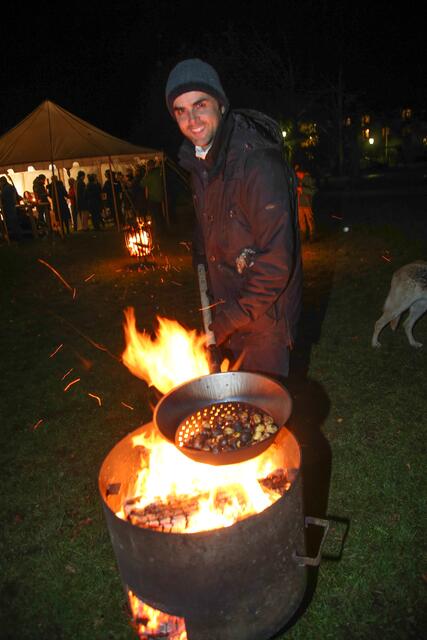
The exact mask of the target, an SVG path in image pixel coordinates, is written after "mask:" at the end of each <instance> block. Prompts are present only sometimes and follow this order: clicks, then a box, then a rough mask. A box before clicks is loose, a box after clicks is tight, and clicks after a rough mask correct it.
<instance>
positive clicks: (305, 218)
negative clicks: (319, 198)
mask: <svg viewBox="0 0 427 640" xmlns="http://www.w3.org/2000/svg"><path fill="white" fill-rule="evenodd" d="M294 170H295V175H296V177H297V180H298V184H297V192H298V219H299V228H300V236H301V240H307V239H308V240H309V241H310V242H313V240H315V237H316V225H315V222H314V214H313V197H314V196H315V194H316V191H317V187H316V182H315V180H314V178H313V177H312V176H311V175H310V173H309V172H308V171H305V170H304V169H302V167H301V165H299V164H297V165H295V167H294Z"/></svg>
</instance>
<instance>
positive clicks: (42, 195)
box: [33, 173, 52, 233]
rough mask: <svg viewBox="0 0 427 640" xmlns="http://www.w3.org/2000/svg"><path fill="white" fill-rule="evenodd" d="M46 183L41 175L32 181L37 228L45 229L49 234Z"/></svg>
mask: <svg viewBox="0 0 427 640" xmlns="http://www.w3.org/2000/svg"><path fill="white" fill-rule="evenodd" d="M46 183H47V178H46V176H45V175H44V174H43V173H41V174H40V175H39V176H37V177H36V178H35V180H34V181H33V193H34V196H35V198H36V208H37V215H38V223H39V227H46V228H47V230H48V233H51V232H52V221H51V219H50V203H49V197H48V192H47V187H46Z"/></svg>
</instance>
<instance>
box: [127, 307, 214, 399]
mask: <svg viewBox="0 0 427 640" xmlns="http://www.w3.org/2000/svg"><path fill="white" fill-rule="evenodd" d="M125 318H126V324H125V326H124V331H125V338H126V349H125V351H124V353H123V357H122V358H123V362H124V364H125V365H126V366H127V368H128V369H129V370H130V371H131V372H132V373H133V374H134V375H135V376H137V377H138V378H142V380H145V381H146V382H147V383H148V384H149V385H150V386H155V387H156V388H157V389H158V390H159V391H160V392H161V393H168V391H170V390H171V389H173V388H174V387H176V386H177V385H179V384H182V383H183V382H187V381H188V380H192V379H194V378H198V377H200V376H204V375H207V374H208V373H209V364H208V359H207V356H206V352H205V349H204V345H205V343H206V338H205V336H200V335H197V333H196V331H186V329H184V327H182V326H181V325H180V324H179V323H178V322H176V321H175V320H168V319H167V318H160V317H159V318H157V320H158V322H159V330H158V335H157V337H156V339H155V340H152V339H151V337H150V336H149V335H148V334H147V333H145V332H144V333H140V332H139V331H138V330H137V328H136V322H135V312H134V310H133V308H132V307H129V308H127V309H125Z"/></svg>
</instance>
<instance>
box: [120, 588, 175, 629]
mask: <svg viewBox="0 0 427 640" xmlns="http://www.w3.org/2000/svg"><path fill="white" fill-rule="evenodd" d="M128 597H129V605H130V608H131V611H132V617H133V619H134V621H135V624H136V627H137V630H138V635H139V637H140V638H141V637H142V638H145V637H147V636H148V637H152V636H153V637H154V636H155V635H156V634H160V633H162V635H163V634H164V637H165V638H169V639H170V640H187V632H186V630H185V622H184V618H178V617H177V616H170V615H168V614H167V613H163V612H162V611H159V610H158V609H153V607H150V606H149V605H148V604H145V603H144V602H142V600H139V598H138V597H137V596H136V595H135V594H134V593H132V591H130V590H129V592H128ZM166 634H167V635H166Z"/></svg>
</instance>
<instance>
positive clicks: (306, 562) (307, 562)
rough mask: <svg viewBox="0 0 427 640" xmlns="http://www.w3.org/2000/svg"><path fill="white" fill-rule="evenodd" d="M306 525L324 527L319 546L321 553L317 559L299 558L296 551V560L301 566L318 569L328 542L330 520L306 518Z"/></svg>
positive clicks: (319, 552) (318, 553)
mask: <svg viewBox="0 0 427 640" xmlns="http://www.w3.org/2000/svg"><path fill="white" fill-rule="evenodd" d="M304 524H305V526H306V527H307V526H308V525H309V524H314V525H316V526H318V527H323V529H324V531H323V536H322V540H321V542H320V545H319V551H318V552H317V556H316V557H315V558H310V556H298V555H297V554H296V552H295V551H294V558H295V560H296V561H297V564H299V565H301V566H304V567H306V566H310V567H318V566H319V564H320V559H321V557H322V549H323V545H324V544H325V541H326V536H327V535H328V532H329V524H330V523H329V520H324V519H323V518H315V517H313V516H305V518H304Z"/></svg>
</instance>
